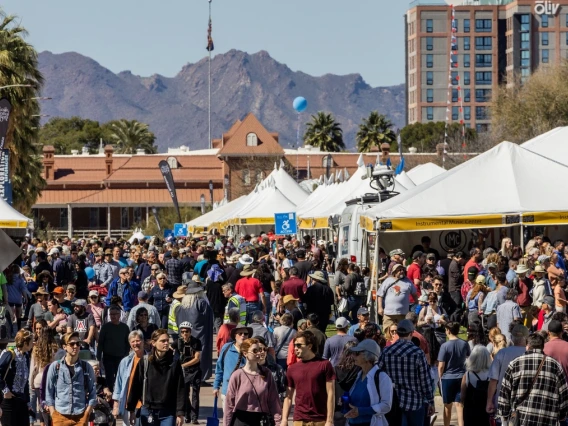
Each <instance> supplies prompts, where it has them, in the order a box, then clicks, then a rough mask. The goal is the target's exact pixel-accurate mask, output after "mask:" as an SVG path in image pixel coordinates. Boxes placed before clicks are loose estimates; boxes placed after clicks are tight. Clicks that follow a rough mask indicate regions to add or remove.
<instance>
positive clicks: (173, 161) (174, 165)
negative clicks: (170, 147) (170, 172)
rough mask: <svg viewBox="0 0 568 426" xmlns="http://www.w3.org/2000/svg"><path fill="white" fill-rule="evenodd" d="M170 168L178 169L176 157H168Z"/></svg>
mask: <svg viewBox="0 0 568 426" xmlns="http://www.w3.org/2000/svg"><path fill="white" fill-rule="evenodd" d="M166 161H167V162H168V164H169V166H170V169H177V168H178V162H177V159H176V158H175V157H168V159H167V160H166Z"/></svg>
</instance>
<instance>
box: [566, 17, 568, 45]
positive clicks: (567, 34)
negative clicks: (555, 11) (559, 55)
mask: <svg viewBox="0 0 568 426" xmlns="http://www.w3.org/2000/svg"><path fill="white" fill-rule="evenodd" d="M566 16H568V15H566ZM566 45H568V33H566Z"/></svg>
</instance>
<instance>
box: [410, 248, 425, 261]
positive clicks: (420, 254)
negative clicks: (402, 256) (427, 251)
mask: <svg viewBox="0 0 568 426" xmlns="http://www.w3.org/2000/svg"><path fill="white" fill-rule="evenodd" d="M422 256H424V253H423V252H421V251H420V250H417V251H415V252H414V253H412V259H414V260H416V259H420V258H421V257H422Z"/></svg>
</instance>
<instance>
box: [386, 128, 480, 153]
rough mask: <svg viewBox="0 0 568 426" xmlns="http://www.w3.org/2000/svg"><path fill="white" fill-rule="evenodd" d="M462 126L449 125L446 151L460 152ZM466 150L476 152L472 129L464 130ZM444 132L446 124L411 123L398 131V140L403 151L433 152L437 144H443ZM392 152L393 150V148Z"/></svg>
mask: <svg viewBox="0 0 568 426" xmlns="http://www.w3.org/2000/svg"><path fill="white" fill-rule="evenodd" d="M462 129H463V128H462V126H461V125H460V124H459V123H451V124H450V125H449V127H448V137H447V138H446V142H447V143H448V151H451V152H458V151H461V150H462V145H463V143H464V138H463V135H462ZM465 130H466V131H465V144H466V150H468V151H470V152H471V151H478V152H479V150H478V148H477V145H476V142H477V133H476V131H475V130H474V129H469V128H466V129H465ZM445 131H446V123H445V122H443V121H436V122H433V121H431V122H428V123H413V124H409V125H408V126H405V127H404V128H403V129H402V130H401V131H400V139H401V141H402V146H403V148H404V149H408V148H410V147H414V148H417V149H418V152H435V151H436V146H437V145H438V144H441V143H444V134H445ZM392 150H395V148H394V147H393V148H392Z"/></svg>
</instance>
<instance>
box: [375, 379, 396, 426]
mask: <svg viewBox="0 0 568 426" xmlns="http://www.w3.org/2000/svg"><path fill="white" fill-rule="evenodd" d="M381 373H385V374H387V372H386V371H384V370H381V369H380V368H377V371H375V387H376V388H377V393H378V394H379V401H380V400H381V388H380V387H379V376H380V375H381ZM385 419H386V421H387V423H388V424H389V425H399V424H401V422H402V409H401V408H400V404H399V400H398V395H397V393H396V389H395V388H394V386H393V389H392V404H391V410H390V411H389V412H388V413H386V414H385Z"/></svg>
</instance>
